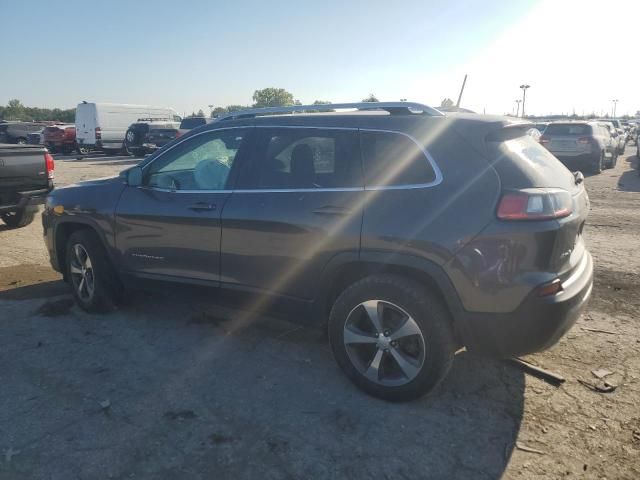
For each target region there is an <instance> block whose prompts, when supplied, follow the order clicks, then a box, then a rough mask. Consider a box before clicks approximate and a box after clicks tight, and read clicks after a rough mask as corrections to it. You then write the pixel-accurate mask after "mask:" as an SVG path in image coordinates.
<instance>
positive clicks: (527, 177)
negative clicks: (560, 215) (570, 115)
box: [487, 126, 575, 192]
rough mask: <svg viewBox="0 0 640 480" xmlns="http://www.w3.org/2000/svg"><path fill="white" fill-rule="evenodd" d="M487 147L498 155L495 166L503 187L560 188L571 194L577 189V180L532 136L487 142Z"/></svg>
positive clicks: (494, 154)
mask: <svg viewBox="0 0 640 480" xmlns="http://www.w3.org/2000/svg"><path fill="white" fill-rule="evenodd" d="M550 127H551V126H549V128H550ZM547 131H548V128H547ZM545 135H546V133H545ZM487 146H488V147H489V150H490V152H491V154H492V156H495V157H494V158H495V160H494V162H493V166H494V167H495V169H496V170H497V171H498V174H499V175H500V178H501V180H502V183H503V187H506V188H531V187H557V188H563V189H565V190H567V191H569V192H571V191H573V190H574V189H575V179H574V177H573V175H572V174H571V172H570V171H569V170H568V169H567V167H565V166H564V165H563V164H562V163H561V162H560V160H558V159H557V158H556V157H555V156H553V155H552V154H551V153H550V152H549V151H548V150H547V149H546V148H544V147H543V146H542V145H540V143H538V142H537V141H536V140H535V139H534V138H533V137H531V136H530V135H524V136H521V137H516V138H512V139H509V140H506V141H502V142H488V143H487Z"/></svg>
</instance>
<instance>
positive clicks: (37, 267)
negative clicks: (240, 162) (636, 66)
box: [0, 147, 640, 479]
mask: <svg viewBox="0 0 640 480" xmlns="http://www.w3.org/2000/svg"><path fill="white" fill-rule="evenodd" d="M631 150H633V151H634V152H635V147H629V148H628V153H630V151H631ZM636 161H637V160H636V158H635V156H627V157H624V158H623V157H621V158H620V160H619V162H618V165H617V167H616V168H615V169H614V170H606V171H604V173H602V174H601V175H598V176H593V177H589V178H587V180H586V184H587V188H588V191H589V195H590V198H591V201H592V213H591V216H590V218H589V221H588V225H587V228H586V230H585V232H586V236H587V241H588V244H589V247H590V250H591V252H592V254H593V256H594V259H595V262H596V283H595V288H594V295H593V298H592V301H591V303H590V306H589V308H588V310H587V312H586V313H585V315H583V317H582V318H581V319H580V320H579V321H578V323H577V325H576V326H575V327H574V328H573V330H571V331H570V332H569V334H568V335H567V336H566V337H565V338H564V339H562V341H561V342H560V343H559V344H558V345H556V346H555V347H554V348H552V349H551V350H549V351H547V352H543V353H540V354H536V355H532V356H530V357H528V358H527V360H528V361H530V362H532V363H535V364H536V365H539V366H542V367H544V368H547V369H549V370H551V371H553V372H556V373H558V374H560V375H562V376H563V377H564V378H566V382H565V383H564V384H563V385H562V386H560V387H554V386H552V385H550V384H547V383H545V382H543V381H542V380H540V379H538V378H535V377H531V376H528V375H526V376H525V374H523V373H522V372H521V371H520V370H519V369H517V368H515V367H514V366H512V365H510V364H507V363H504V362H498V361H492V360H483V359H479V358H475V357H473V356H471V355H470V354H468V353H461V354H459V355H458V357H457V358H456V362H455V364H454V367H453V369H452V371H451V373H450V375H449V377H448V378H447V379H446V380H445V382H444V383H443V385H442V386H441V387H440V388H439V390H438V391H437V392H436V393H435V394H433V395H432V396H430V397H428V398H425V399H422V400H419V401H416V402H412V403H406V404H388V403H384V402H382V401H379V400H376V399H373V398H370V397H367V396H366V395H364V394H362V393H360V392H359V391H357V390H356V389H355V388H354V387H353V386H352V385H351V384H350V383H349V382H348V381H347V380H346V379H345V377H344V376H343V375H342V374H341V373H340V371H339V370H338V367H337V366H336V365H335V363H334V361H333V359H332V358H331V354H330V351H329V348H328V346H327V344H326V340H325V339H324V335H323V332H321V331H317V330H313V329H308V328H301V327H299V326H297V325H295V324H291V323H288V322H286V321H284V320H282V319H276V318H271V317H260V318H257V317H255V316H251V315H249V316H247V315H246V314H245V312H240V311H237V310H230V309H227V308H222V307H215V306H212V305H209V304H205V303H203V302H202V301H201V300H194V299H186V298H173V297H166V296H162V297H161V296H158V295H152V294H136V295H135V296H134V297H133V298H132V299H131V300H130V301H129V302H128V304H127V305H126V306H124V307H123V308H121V309H120V310H118V311H116V312H113V313H111V314H108V315H100V316H98V315H89V314H86V313H84V312H82V311H81V310H79V309H78V308H77V307H75V306H74V305H73V302H72V300H71V297H70V296H69V295H68V294H67V289H66V286H65V285H64V284H63V283H62V282H61V281H60V279H59V276H58V275H57V274H56V273H55V272H53V271H52V270H51V269H50V268H49V266H48V260H47V256H46V252H45V249H44V245H43V242H42V238H41V233H42V232H41V226H40V224H39V219H37V220H36V222H34V223H33V224H32V225H30V226H29V227H27V228H24V229H21V230H14V231H11V230H7V229H4V227H0V245H2V247H1V250H0V322H1V325H2V328H0V366H1V368H0V385H1V386H2V388H1V389H0V453H2V455H0V479H23V478H24V479H71V478H78V479H85V478H86V479H99V478H116V479H124V478H152V479H156V478H157V479H175V478H203V479H204V478H207V479H208V478H233V479H236V478H331V479H333V478H394V479H395V478H401V479H418V478H444V479H450V478H465V479H466V478H473V479H496V478H545V479H546V478H565V477H567V478H594V479H596V478H597V479H603V478H608V479H637V478H640V410H639V409H638V406H637V402H638V398H639V393H640V392H639V390H640V386H639V376H640V354H639V352H640V335H639V334H640V326H639V324H638V320H637V317H638V314H639V313H640V294H639V293H638V292H639V291H640V289H639V287H640V275H639V272H640V269H639V268H638V267H639V264H640V255H638V254H637V250H639V249H640V241H639V240H638V237H639V235H640V178H638V176H637V174H636V173H635V172H634V171H632V163H634V162H636ZM133 163H135V161H130V160H125V161H123V160H115V161H114V160H109V159H101V160H98V161H90V160H84V161H77V162H62V161H60V162H58V163H57V165H56V176H57V182H58V184H67V183H72V182H75V181H78V180H82V179H87V178H95V177H101V176H106V175H111V174H114V173H116V172H118V171H119V170H121V169H122V168H124V167H126V166H128V165H131V164H133ZM246 318H249V321H246V320H245V319H246ZM598 370H606V371H608V372H611V373H610V374H607V375H606V376H605V377H604V378H603V379H598V378H597V377H596V375H594V374H593V373H592V371H596V372H597V373H599V374H600V375H602V374H603V373H606V372H602V371H601V372H598ZM581 382H583V383H581ZM605 382H607V383H608V384H609V385H613V386H614V387H615V389H614V387H612V386H607V385H606V384H605ZM597 389H600V390H608V389H609V390H611V389H613V391H611V392H608V393H602V392H600V391H597Z"/></svg>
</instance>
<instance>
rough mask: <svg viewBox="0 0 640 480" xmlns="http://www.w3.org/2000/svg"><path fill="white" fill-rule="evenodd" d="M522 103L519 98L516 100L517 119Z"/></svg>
mask: <svg viewBox="0 0 640 480" xmlns="http://www.w3.org/2000/svg"><path fill="white" fill-rule="evenodd" d="M521 102H522V100H520V99H519V98H518V99H517V100H516V105H517V107H516V118H517V117H518V116H520V103H521Z"/></svg>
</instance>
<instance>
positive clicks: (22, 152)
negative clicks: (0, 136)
mask: <svg viewBox="0 0 640 480" xmlns="http://www.w3.org/2000/svg"><path fill="white" fill-rule="evenodd" d="M44 153H45V149H44V148H42V147H40V146H36V145H2V144H0V192H2V193H6V192H24V191H29V190H39V189H46V188H48V185H49V182H48V179H47V169H46V166H45V160H44Z"/></svg>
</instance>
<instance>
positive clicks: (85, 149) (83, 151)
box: [76, 145, 89, 155]
mask: <svg viewBox="0 0 640 480" xmlns="http://www.w3.org/2000/svg"><path fill="white" fill-rule="evenodd" d="M76 151H77V152H78V155H87V154H88V153H89V148H88V147H85V146H80V145H78V146H77V147H76Z"/></svg>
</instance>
